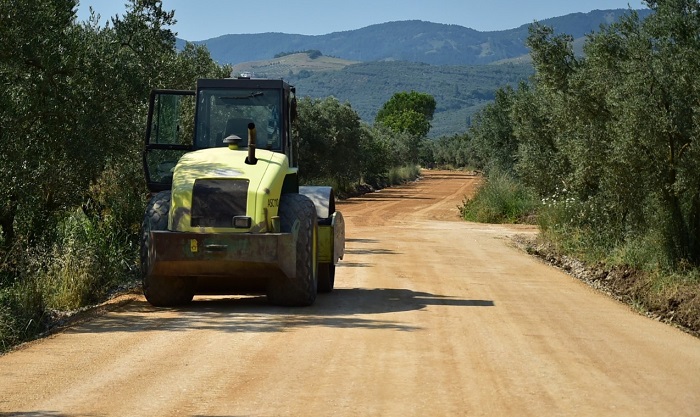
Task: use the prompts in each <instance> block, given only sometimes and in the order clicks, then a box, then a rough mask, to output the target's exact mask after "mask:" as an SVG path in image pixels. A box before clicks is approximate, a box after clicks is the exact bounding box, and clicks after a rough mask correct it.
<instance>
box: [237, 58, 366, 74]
mask: <svg viewBox="0 0 700 417" xmlns="http://www.w3.org/2000/svg"><path fill="white" fill-rule="evenodd" d="M356 63H357V62H356V61H348V60H345V59H340V58H333V57H328V56H324V55H321V56H317V57H313V55H311V54H309V53H296V54H289V55H285V56H282V57H278V58H273V59H267V60H261V61H250V62H243V63H240V64H237V65H234V66H233V69H232V73H233V74H234V75H240V74H250V75H253V76H255V77H257V78H284V79H291V78H293V77H297V78H299V77H304V76H308V75H310V74H311V73H313V72H324V71H338V70H341V69H343V68H345V67H347V66H348V65H352V64H356Z"/></svg>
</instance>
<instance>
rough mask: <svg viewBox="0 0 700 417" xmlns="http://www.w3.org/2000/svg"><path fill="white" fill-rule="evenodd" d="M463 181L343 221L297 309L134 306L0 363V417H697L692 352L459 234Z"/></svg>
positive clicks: (208, 302)
mask: <svg viewBox="0 0 700 417" xmlns="http://www.w3.org/2000/svg"><path fill="white" fill-rule="evenodd" d="M475 181H476V180H475V179H474V178H473V177H470V176H468V175H465V174H459V173H447V172H432V173H427V175H426V176H425V178H424V179H423V180H421V181H419V182H417V183H416V184H412V185H409V186H404V187H398V188H394V189H389V190H383V191H381V192H379V193H374V194H372V195H369V196H365V197H362V198H356V199H352V200H350V201H348V202H347V203H344V204H342V205H341V206H340V209H341V210H342V211H343V212H344V214H345V217H346V219H347V223H348V224H347V232H348V238H349V241H348V250H347V255H346V257H345V260H344V261H343V262H342V265H341V266H339V267H338V274H337V287H336V288H337V289H336V290H335V291H334V292H333V293H331V294H328V295H322V296H320V297H319V299H318V300H317V302H316V304H315V305H314V306H312V307H310V308H302V309H290V308H280V307H271V306H268V305H267V304H266V302H265V299H264V297H245V298H242V297H224V298H218V299H212V298H196V299H195V302H194V303H193V304H192V305H191V306H190V307H187V308H183V309H160V310H158V309H155V308H152V307H150V306H149V305H148V304H147V303H146V302H145V301H144V300H143V299H142V298H140V297H134V300H133V301H132V302H129V303H127V304H125V305H123V306H121V307H118V308H115V309H114V310H113V311H111V312H108V313H106V314H104V315H101V316H98V317H96V318H94V319H92V320H90V321H86V322H83V323H81V324H78V325H75V326H74V327H72V328H70V329H68V330H66V331H64V332H62V333H61V334H58V335H56V336H53V337H51V338H48V339H46V340H42V341H39V342H36V343H33V344H30V345H29V346H27V347H25V348H23V349H20V350H18V351H16V352H13V353H10V354H8V355H5V356H3V357H0V416H6V415H20V416H457V415H468V416H538V417H539V416H655V417H656V416H693V417H697V416H699V415H700V340H698V339H696V338H693V337H691V336H689V335H687V334H684V333H682V332H680V331H678V330H676V329H673V328H671V327H668V326H666V325H664V324H661V323H658V322H655V321H653V320H651V319H647V318H645V317H642V316H639V315H638V314H636V313H634V312H632V311H630V309H629V308H627V307H626V306H624V305H621V304H619V303H617V302H616V301H613V300H610V299H608V298H607V297H606V296H604V295H601V294H599V293H596V292H595V291H593V290H591V289H590V288H588V287H587V286H585V285H584V284H582V283H580V282H578V281H576V280H574V279H572V278H570V277H569V276H567V275H565V274H563V273H562V272H559V271H558V270H555V269H553V268H550V267H548V266H546V265H544V264H542V263H540V262H539V261H537V260H535V259H532V258H530V257H528V256H527V255H525V254H523V253H521V252H519V251H518V250H517V249H515V248H513V247H512V246H511V245H510V244H509V239H508V236H509V235H511V234H513V233H516V232H518V233H521V232H526V233H527V232H531V230H528V229H514V228H508V227H500V226H487V225H478V224H469V223H464V222H461V221H459V219H458V218H457V208H456V207H457V205H458V204H459V203H460V202H461V200H462V196H463V195H464V194H468V193H471V192H472V190H473V187H474V184H475Z"/></svg>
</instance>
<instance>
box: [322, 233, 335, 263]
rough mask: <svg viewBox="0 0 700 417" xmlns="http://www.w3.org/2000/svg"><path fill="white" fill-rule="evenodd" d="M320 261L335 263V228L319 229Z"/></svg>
mask: <svg viewBox="0 0 700 417" xmlns="http://www.w3.org/2000/svg"><path fill="white" fill-rule="evenodd" d="M318 261H319V262H321V263H335V259H333V227H332V226H319V227H318Z"/></svg>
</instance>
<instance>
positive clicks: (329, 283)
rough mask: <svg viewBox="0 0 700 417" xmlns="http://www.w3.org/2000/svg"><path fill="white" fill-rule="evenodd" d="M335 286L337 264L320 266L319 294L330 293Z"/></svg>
mask: <svg viewBox="0 0 700 417" xmlns="http://www.w3.org/2000/svg"><path fill="white" fill-rule="evenodd" d="M333 285H335V264H326V263H323V264H318V292H321V293H329V292H331V291H333Z"/></svg>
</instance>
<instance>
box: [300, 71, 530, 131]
mask: <svg viewBox="0 0 700 417" xmlns="http://www.w3.org/2000/svg"><path fill="white" fill-rule="evenodd" d="M532 72H533V70H532V66H530V65H514V64H504V65H472V66H465V65H454V66H450V65H441V66H437V65H428V64H422V63H412V62H366V63H359V64H354V65H349V66H347V67H345V68H343V69H341V70H339V71H328V72H318V73H313V74H311V75H309V76H307V77H298V76H294V77H291V78H289V79H288V80H289V81H290V82H292V83H293V84H294V85H295V86H296V88H297V92H298V94H299V96H301V97H303V96H309V97H313V98H323V97H328V96H334V97H336V98H337V99H338V100H340V101H341V102H349V103H350V104H351V105H352V107H353V109H355V111H357V112H358V114H359V115H360V117H362V119H363V120H365V121H367V122H369V123H371V122H373V121H374V117H375V116H376V114H377V111H378V110H379V109H380V108H381V106H382V105H383V104H384V103H385V102H386V101H387V100H389V99H390V98H391V96H392V95H393V94H394V93H396V92H400V91H411V90H415V91H420V92H423V93H428V94H431V95H432V96H433V97H435V101H436V102H437V107H436V110H435V117H434V119H433V123H432V125H433V128H432V129H431V131H430V133H429V136H430V137H438V136H442V135H452V134H455V133H461V132H465V131H466V130H467V127H468V123H469V120H470V118H471V116H472V115H473V114H474V113H475V112H476V111H478V110H479V109H480V108H481V107H482V106H483V105H485V104H486V103H488V102H490V101H492V100H493V98H494V92H495V91H496V89H498V88H499V87H503V86H505V85H511V86H516V85H517V84H518V82H520V81H522V80H526V79H527V78H528V77H529V76H530V75H531V74H532Z"/></svg>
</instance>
